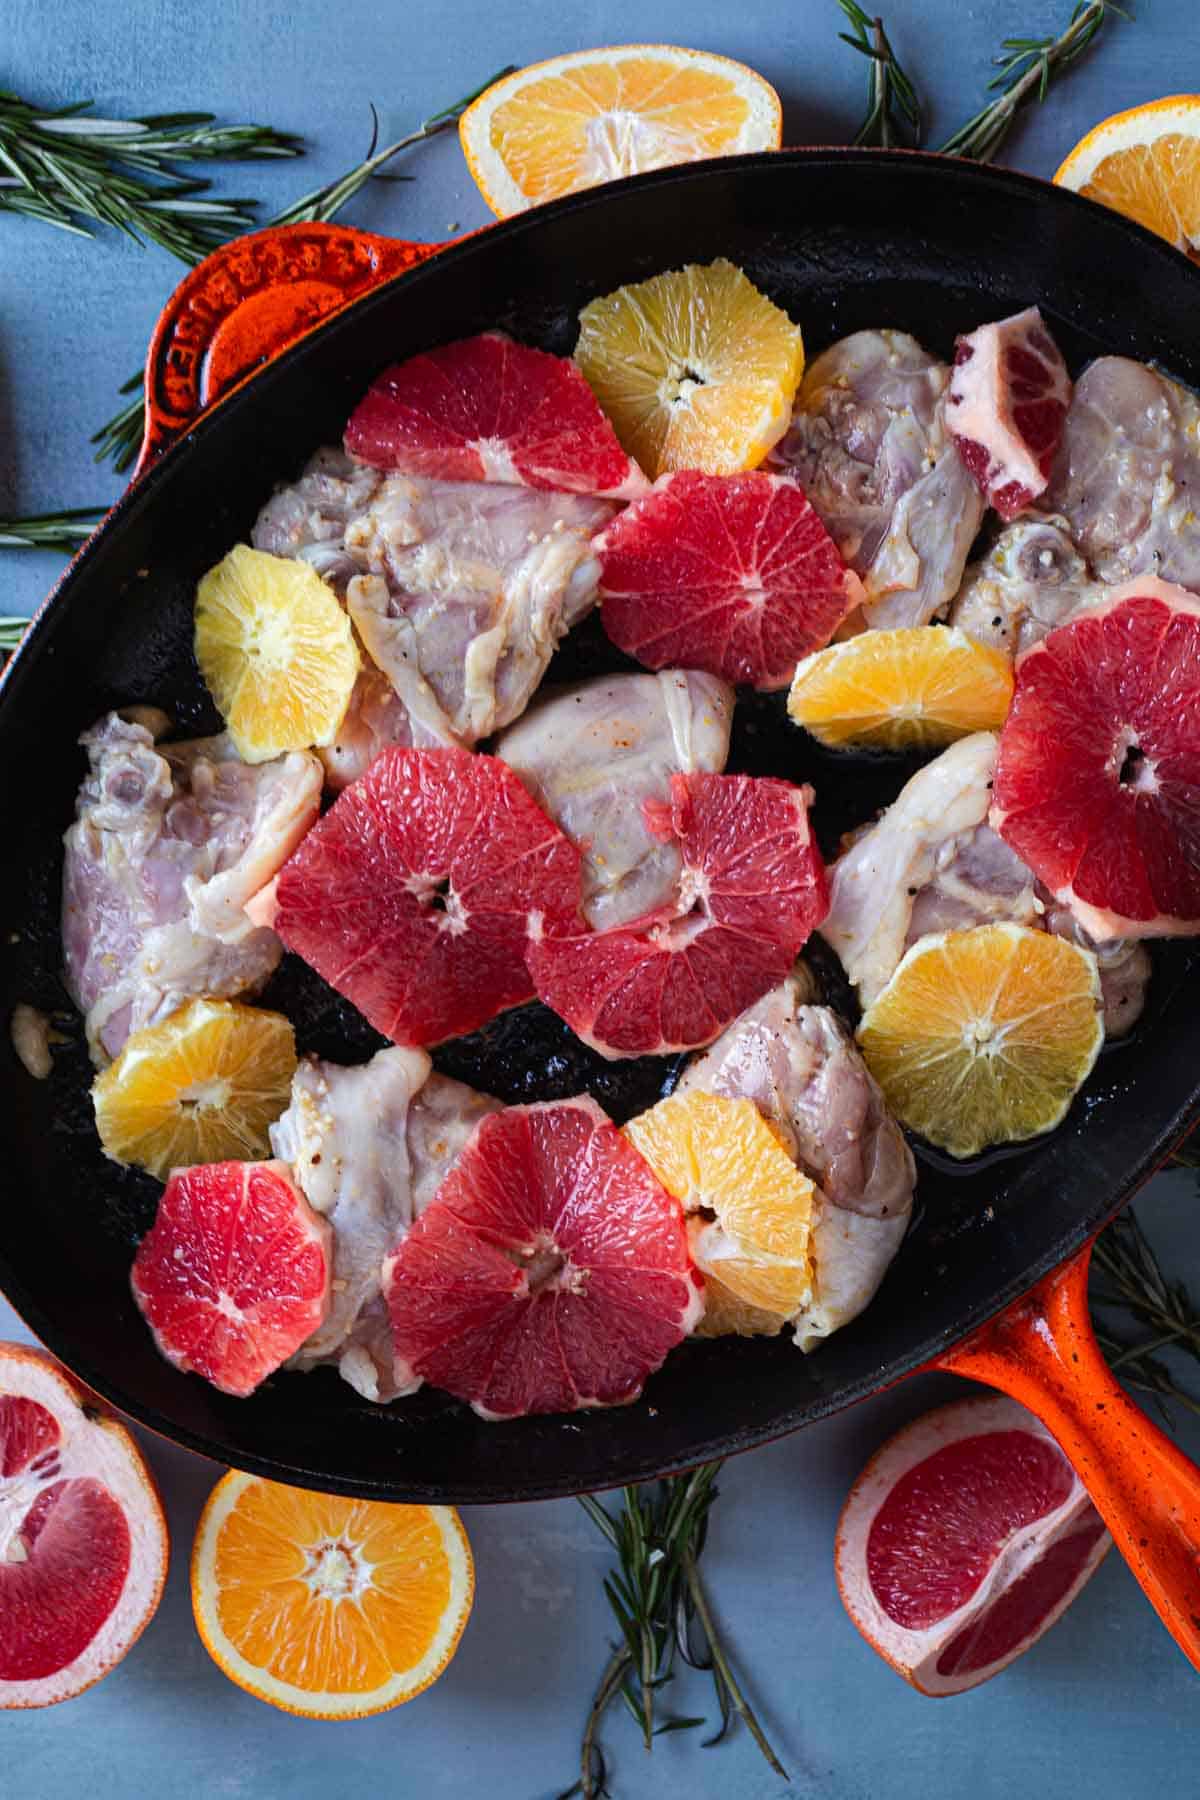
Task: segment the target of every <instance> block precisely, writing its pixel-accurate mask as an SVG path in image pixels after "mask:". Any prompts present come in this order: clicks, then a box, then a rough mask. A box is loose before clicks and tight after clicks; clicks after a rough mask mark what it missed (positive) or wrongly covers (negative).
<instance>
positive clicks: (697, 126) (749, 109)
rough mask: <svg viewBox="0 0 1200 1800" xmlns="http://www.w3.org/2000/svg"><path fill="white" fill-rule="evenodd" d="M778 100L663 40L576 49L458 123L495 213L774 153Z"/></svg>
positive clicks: (736, 70) (511, 78)
mask: <svg viewBox="0 0 1200 1800" xmlns="http://www.w3.org/2000/svg"><path fill="white" fill-rule="evenodd" d="M781 131H782V112H781V108H780V104H779V96H778V95H777V94H776V92H775V90H774V88H772V87H770V86H769V85H768V83H767V82H765V81H764V80H763V78H762V76H761V75H756V74H755V72H754V70H753V69H748V68H746V67H745V66H744V64H742V63H737V62H731V61H730V60H729V58H728V57H724V56H714V55H712V54H711V53H709V52H707V51H703V50H683V49H678V48H676V47H675V46H674V45H671V44H626V45H622V46H617V47H612V48H606V49H599V50H577V51H575V52H573V53H572V54H570V55H567V56H557V57H554V58H552V59H551V60H550V61H548V62H542V63H535V64H533V65H532V67H530V68H527V69H518V70H514V71H513V72H512V73H511V74H509V75H506V76H503V77H502V78H501V79H500V80H499V81H497V82H495V83H493V85H492V86H491V87H490V88H488V89H487V91H486V92H485V93H484V94H481V95H480V97H479V98H478V99H477V100H476V101H475V102H474V103H473V104H472V105H471V106H470V107H468V108H467V111H466V112H465V113H464V114H463V117H462V120H461V122H460V125H459V135H460V138H461V140H462V147H463V153H464V155H465V156H466V159H467V167H468V168H469V169H470V171H471V174H472V176H473V177H474V180H475V184H476V186H477V187H478V188H479V191H480V193H481V194H482V195H483V197H484V199H485V200H486V201H487V204H488V205H489V206H490V207H491V209H492V211H493V212H494V213H496V214H497V215H498V216H499V217H500V218H507V217H508V216H509V215H510V214H511V213H516V212H523V211H524V210H525V209H526V208H527V207H530V206H534V205H537V204H538V203H539V202H542V201H545V200H555V199H557V198H558V197H559V196H560V195H562V194H573V193H577V192H578V191H579V190H580V189H581V188H588V187H594V186H596V185H597V183H599V182H602V181H614V180H616V179H617V178H618V177H620V176H623V175H637V174H639V173H641V171H643V170H645V169H661V168H664V167H666V166H668V165H669V164H671V163H681V162H695V161H698V160H699V159H700V158H702V157H706V156H725V155H729V154H731V153H732V152H735V151H744V150H777V149H778V148H779V143H780V137H781Z"/></svg>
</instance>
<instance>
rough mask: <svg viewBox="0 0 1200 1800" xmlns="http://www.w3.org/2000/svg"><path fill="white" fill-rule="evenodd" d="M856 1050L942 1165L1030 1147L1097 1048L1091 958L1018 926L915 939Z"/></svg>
mask: <svg viewBox="0 0 1200 1800" xmlns="http://www.w3.org/2000/svg"><path fill="white" fill-rule="evenodd" d="M858 1042H859V1044H860V1046H861V1048H862V1053H863V1056H864V1058H865V1059H866V1063H867V1067H868V1068H869V1069H870V1071H871V1073H872V1075H874V1077H875V1079H876V1081H877V1082H878V1083H879V1085H880V1087H881V1088H882V1089H883V1095H884V1099H885V1100H886V1101H887V1103H888V1105H889V1107H890V1108H891V1109H892V1111H893V1112H894V1113H895V1115H896V1117H897V1118H898V1119H900V1120H901V1121H902V1122H903V1123H904V1124H905V1125H909V1126H911V1127H912V1129H913V1130H914V1131H919V1132H920V1133H921V1134H922V1136H923V1137H927V1138H928V1139H929V1140H930V1142H931V1143H934V1144H940V1145H941V1147H942V1149H943V1150H948V1151H949V1152H950V1154H951V1156H973V1155H974V1154H975V1153H976V1151H978V1150H982V1149H984V1148H985V1147H986V1146H987V1145H988V1144H1006V1143H1013V1142H1017V1141H1020V1140H1021V1139H1024V1138H1031V1137H1037V1136H1038V1135H1039V1134H1040V1133H1041V1132H1043V1131H1050V1130H1051V1129H1052V1128H1053V1127H1054V1126H1055V1125H1057V1124H1058V1122H1059V1120H1060V1119H1061V1118H1062V1117H1063V1115H1064V1113H1065V1112H1066V1110H1067V1108H1068V1106H1069V1105H1070V1104H1071V1101H1072V1099H1073V1098H1074V1096H1075V1093H1076V1091H1077V1090H1078V1088H1079V1087H1080V1085H1081V1083H1082V1082H1083V1081H1084V1079H1085V1078H1086V1076H1087V1074H1088V1072H1089V1071H1090V1069H1091V1067H1092V1064H1093V1063H1094V1062H1095V1060H1096V1057H1097V1055H1098V1053H1099V1050H1100V1046H1101V1044H1102V1043H1103V1042H1104V1024H1103V1014H1102V1010H1101V999H1100V976H1099V972H1098V969H1097V965H1096V958H1095V957H1094V956H1093V954H1092V952H1091V951H1090V950H1083V949H1081V948H1080V947H1079V945H1077V944H1074V943H1071V942H1070V941H1069V940H1068V939H1066V938H1060V937H1054V936H1053V935H1052V934H1051V933H1050V932H1046V931H1033V930H1030V929H1029V928H1028V927H1027V926H1024V925H1010V924H998V925H978V926H976V927H975V928H974V929H973V930H970V931H947V932H942V933H939V934H937V935H936V936H933V937H927V938H920V939H918V941H917V942H916V943H915V944H914V945H913V946H912V948H911V949H910V950H909V951H908V952H907V954H906V955H905V957H904V960H903V961H902V962H901V964H900V966H899V968H898V969H897V970H896V973H895V974H894V975H893V976H892V979H891V980H890V981H889V982H888V984H887V986H886V987H885V988H884V990H883V992H882V993H881V994H880V996H879V998H878V999H877V1000H876V1001H875V1003H874V1005H873V1006H871V1007H869V1008H868V1009H867V1011H866V1013H865V1014H864V1016H863V1020H862V1023H861V1025H860V1026H859V1028H858Z"/></svg>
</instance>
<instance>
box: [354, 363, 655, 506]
mask: <svg viewBox="0 0 1200 1800" xmlns="http://www.w3.org/2000/svg"><path fill="white" fill-rule="evenodd" d="M346 449H347V451H348V452H349V454H350V455H351V456H357V457H360V458H361V460H362V461H363V462H365V463H370V464H371V466H372V468H375V469H398V470H400V471H401V473H403V474H405V475H427V476H434V477H436V478H437V479H439V480H441V481H500V482H512V483H516V484H517V485H519V486H522V487H532V488H556V489H559V490H561V491H564V492H566V493H572V494H595V495H598V496H603V497H605V498H607V499H612V500H631V499H633V497H634V496H635V495H637V494H642V493H645V491H646V488H647V486H648V483H647V481H646V477H645V476H644V475H643V474H642V472H641V470H640V469H639V468H638V466H637V464H636V463H635V462H633V461H632V459H631V458H630V457H629V456H627V455H626V453H625V451H624V450H622V448H621V446H620V444H619V443H618V442H617V434H616V432H615V431H614V430H613V428H612V426H611V425H610V424H609V422H608V420H607V419H606V418H605V416H604V414H603V413H602V412H601V410H600V403H599V401H598V400H597V399H596V396H595V395H594V394H593V392H592V390H591V388H590V387H589V386H588V384H587V382H586V381H585V380H584V378H583V376H582V374H581V373H580V371H579V369H578V368H577V367H576V365H575V364H574V363H573V362H572V361H571V359H570V357H567V356H551V355H550V353H549V352H548V351H546V350H534V349H531V348H530V346H529V345H528V344H517V343H514V342H513V340H512V338H510V337H507V336H506V335H505V334H504V332H502V331H485V332H482V333H481V334H480V335H479V336H478V337H472V338H461V339H460V340H459V341H458V342H457V343H454V344H443V345H442V346H441V348H440V349H437V350H426V351H425V352H424V353H423V354H422V355H420V356H412V357H410V358H409V360H408V361H407V362H404V363H396V364H395V365H394V366H393V367H392V368H390V369H385V370H384V371H383V374H382V375H379V376H377V377H376V378H375V380H374V381H373V382H372V384H371V386H370V387H369V388H368V390H367V393H366V396H365V398H363V399H362V400H360V401H359V403H358V405H357V406H356V407H355V409H354V411H353V412H352V413H351V415H350V423H349V424H348V425H347V427H346Z"/></svg>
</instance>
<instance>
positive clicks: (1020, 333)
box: [946, 306, 1071, 520]
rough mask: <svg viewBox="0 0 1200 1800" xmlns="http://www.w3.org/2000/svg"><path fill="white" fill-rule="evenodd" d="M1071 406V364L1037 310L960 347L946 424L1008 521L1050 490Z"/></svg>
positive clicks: (988, 328) (983, 330)
mask: <svg viewBox="0 0 1200 1800" xmlns="http://www.w3.org/2000/svg"><path fill="white" fill-rule="evenodd" d="M1070 404H1071V377H1070V376H1069V375H1068V374H1067V365H1066V363H1065V362H1064V361H1063V359H1062V353H1061V351H1060V350H1059V348H1058V345H1057V344H1056V343H1055V342H1054V339H1053V338H1052V337H1051V336H1050V333H1049V331H1048V330H1047V329H1046V325H1045V322H1044V321H1043V319H1042V315H1041V313H1040V312H1039V311H1038V309H1037V307H1036V306H1030V307H1027V308H1026V309H1025V311H1024V312H1019V313H1014V314H1013V315H1012V317H1011V318H1009V319H1000V320H997V321H996V322H995V323H993V324H990V325H981V326H980V327H979V328H978V330H977V331H972V332H971V333H970V334H969V336H967V337H960V338H959V340H958V342H957V343H956V345H955V348H954V368H953V370H952V372H951V375H950V389H949V392H948V393H947V395H946V425H947V427H948V429H949V431H950V435H951V436H952V437H953V439H954V443H955V447H956V448H957V450H958V454H959V457H960V458H961V460H962V462H963V463H964V464H965V465H966V467H967V469H968V470H969V471H970V474H971V476H972V478H973V480H974V482H975V485H976V487H977V488H978V489H979V491H980V493H981V494H982V495H983V497H984V499H985V500H986V501H987V503H988V505H989V506H991V507H994V508H995V510H996V511H997V512H998V513H999V514H1000V517H1001V518H1002V519H1007V520H1011V519H1015V518H1016V517H1017V515H1018V513H1022V512H1024V511H1025V510H1026V508H1027V507H1028V506H1029V505H1030V503H1031V502H1032V501H1033V500H1035V499H1036V498H1037V496H1038V495H1039V494H1040V493H1042V492H1043V491H1044V489H1045V488H1046V486H1047V485H1048V483H1049V480H1050V469H1051V466H1052V464H1053V462H1054V458H1055V455H1056V453H1057V451H1058V446H1059V442H1060V440H1061V438H1062V433H1063V423H1064V421H1065V419H1066V416H1067V408H1068V406H1069V405H1070Z"/></svg>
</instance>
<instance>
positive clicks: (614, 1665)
mask: <svg viewBox="0 0 1200 1800" xmlns="http://www.w3.org/2000/svg"><path fill="white" fill-rule="evenodd" d="M632 1661H633V1658H632V1657H631V1656H630V1654H629V1650H628V1647H627V1646H626V1645H624V1644H622V1645H621V1647H620V1649H619V1650H615V1651H614V1652H613V1654H612V1657H611V1658H610V1660H609V1662H608V1665H607V1667H606V1668H605V1670H604V1673H603V1675H602V1676H601V1677H600V1685H599V1687H598V1688H597V1689H596V1697H595V1699H594V1700H593V1701H592V1710H591V1712H589V1714H588V1721H587V1726H586V1728H585V1730H584V1734H583V1741H582V1743H581V1744H580V1746H579V1789H580V1793H581V1795H582V1797H583V1800H596V1797H597V1794H598V1793H599V1788H598V1786H597V1783H596V1779H595V1775H594V1772H593V1771H594V1767H595V1761H596V1733H597V1732H598V1731H599V1729H600V1721H601V1719H602V1718H603V1717H604V1714H605V1712H606V1711H607V1710H608V1706H609V1702H610V1701H611V1700H612V1699H613V1697H614V1695H615V1694H616V1692H617V1690H618V1688H619V1687H620V1685H621V1683H622V1682H623V1681H624V1679H625V1675H626V1672H627V1671H628V1669H629V1667H630V1664H631V1663H632Z"/></svg>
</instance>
